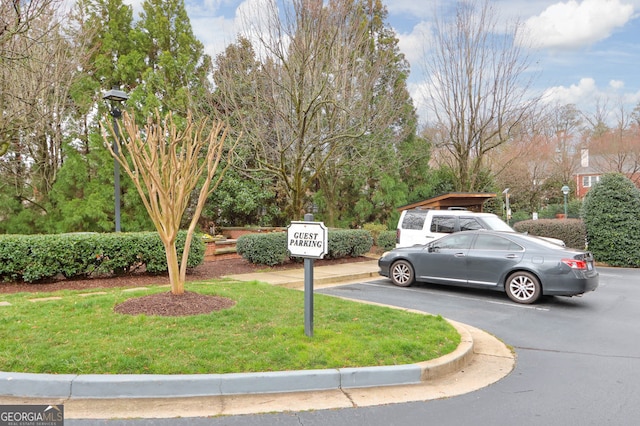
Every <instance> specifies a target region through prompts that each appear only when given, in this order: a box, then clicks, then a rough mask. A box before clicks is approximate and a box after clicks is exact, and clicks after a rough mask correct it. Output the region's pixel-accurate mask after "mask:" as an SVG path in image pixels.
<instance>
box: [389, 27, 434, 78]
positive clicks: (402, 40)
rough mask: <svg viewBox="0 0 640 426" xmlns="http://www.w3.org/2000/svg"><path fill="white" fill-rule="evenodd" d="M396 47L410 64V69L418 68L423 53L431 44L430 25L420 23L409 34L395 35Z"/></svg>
mask: <svg viewBox="0 0 640 426" xmlns="http://www.w3.org/2000/svg"><path fill="white" fill-rule="evenodd" d="M396 35H397V37H398V47H399V48H400V50H401V51H402V53H404V55H405V57H406V58H407V60H408V61H409V64H411V69H413V70H417V69H419V68H420V65H421V63H422V58H423V57H424V52H425V50H426V49H428V46H430V45H431V44H432V42H431V39H432V34H431V24H430V23H428V22H420V23H419V24H417V25H416V26H415V27H413V29H412V31H411V33H408V34H402V33H397V34H396Z"/></svg>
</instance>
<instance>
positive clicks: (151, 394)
mask: <svg viewBox="0 0 640 426" xmlns="http://www.w3.org/2000/svg"><path fill="white" fill-rule="evenodd" d="M451 323H452V325H453V326H454V327H455V328H456V329H457V330H458V332H459V333H460V336H461V343H460V345H459V346H458V348H457V349H456V350H455V351H453V352H452V353H450V354H448V355H445V356H443V357H441V358H438V359H434V360H431V361H425V362H421V363H418V364H407V365H396V366H382V367H362V368H339V369H327V370H301V371H276V372H264V373H233V374H189V375H145V374H127V375H98V374H86V375H73V374H63V375H56V374H33V373H10V372H0V389H2V390H1V391H0V395H1V396H11V397H34V398H66V399H74V398H77V399H118V398H167V397H172V398H179V397H198V396H222V395H249V394H258V393H287V392H304V391H320V390H332V389H350V388H369V387H378V386H398V385H407V384H418V383H421V382H425V381H430V380H434V379H437V378H439V377H442V376H445V375H447V374H450V373H452V372H455V371H459V370H460V369H461V368H463V367H464V366H465V365H467V364H468V363H470V362H471V360H472V358H473V354H474V351H473V348H474V344H473V338H472V336H471V333H470V332H469V331H468V330H467V329H466V327H464V326H463V325H462V324H460V323H455V322H451Z"/></svg>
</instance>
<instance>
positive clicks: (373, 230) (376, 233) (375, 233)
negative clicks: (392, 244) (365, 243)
mask: <svg viewBox="0 0 640 426" xmlns="http://www.w3.org/2000/svg"><path fill="white" fill-rule="evenodd" d="M362 228H363V229H364V230H365V231H369V233H370V234H371V237H373V243H374V244H375V245H379V244H378V238H379V237H380V234H381V233H382V232H385V231H386V230H387V226H386V225H382V224H380V223H365V224H364V226H363V227H362Z"/></svg>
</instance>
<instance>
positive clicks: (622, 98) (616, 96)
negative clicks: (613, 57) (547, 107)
mask: <svg viewBox="0 0 640 426" xmlns="http://www.w3.org/2000/svg"><path fill="white" fill-rule="evenodd" d="M623 87H624V82H623V81H620V80H611V81H610V82H609V84H608V85H606V86H604V87H598V85H597V84H596V81H595V80H594V79H593V78H582V79H581V80H580V81H579V82H578V83H577V84H572V85H570V86H569V87H566V86H555V87H550V88H549V89H547V90H546V91H545V93H544V96H543V100H544V101H545V102H547V103H549V104H556V103H557V104H558V105H566V104H575V105H578V108H580V109H581V110H582V111H584V112H589V111H594V110H595V109H596V107H597V106H598V104H601V103H602V102H603V101H604V102H609V103H611V105H617V104H620V105H627V106H631V107H632V108H633V106H635V105H637V104H638V103H639V102H640V90H639V91H637V92H635V93H634V92H631V91H627V92H625V93H621V92H620V89H622V88H623Z"/></svg>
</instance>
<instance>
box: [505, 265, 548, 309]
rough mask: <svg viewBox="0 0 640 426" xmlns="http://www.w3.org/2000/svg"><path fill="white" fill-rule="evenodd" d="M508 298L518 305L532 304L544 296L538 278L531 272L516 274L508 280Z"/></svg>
mask: <svg viewBox="0 0 640 426" xmlns="http://www.w3.org/2000/svg"><path fill="white" fill-rule="evenodd" d="M505 290H506V292H507V296H509V298H510V299H511V300H513V301H514V302H517V303H525V304H530V303H533V302H535V301H536V300H538V299H539V298H540V296H541V295H542V288H541V287H540V281H539V280H538V278H537V277H536V276H535V275H533V274H531V273H529V272H524V271H520V272H515V273H513V274H511V275H510V276H509V278H507V285H506V288H505Z"/></svg>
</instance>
